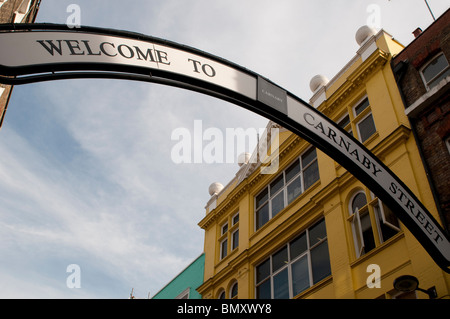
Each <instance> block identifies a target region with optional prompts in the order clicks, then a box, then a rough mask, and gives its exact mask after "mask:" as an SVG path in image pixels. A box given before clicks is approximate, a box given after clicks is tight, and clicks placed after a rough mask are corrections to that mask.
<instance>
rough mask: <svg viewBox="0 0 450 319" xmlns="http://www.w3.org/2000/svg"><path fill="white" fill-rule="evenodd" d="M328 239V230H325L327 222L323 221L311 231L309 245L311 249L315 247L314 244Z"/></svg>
mask: <svg viewBox="0 0 450 319" xmlns="http://www.w3.org/2000/svg"><path fill="white" fill-rule="evenodd" d="M325 237H327V230H326V228H325V220H323V219H322V221H321V222H319V223H317V224H316V225H314V226H312V227H311V228H310V229H309V245H310V247H312V246H314V244H316V243H318V242H319V241H321V240H323V239H325Z"/></svg>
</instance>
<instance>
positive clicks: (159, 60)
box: [0, 23, 450, 273]
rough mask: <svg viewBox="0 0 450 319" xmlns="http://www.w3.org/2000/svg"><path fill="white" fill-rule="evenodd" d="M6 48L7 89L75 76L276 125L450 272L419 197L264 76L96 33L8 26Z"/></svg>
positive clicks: (444, 239) (1, 33) (113, 33)
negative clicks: (352, 182)
mask: <svg viewBox="0 0 450 319" xmlns="http://www.w3.org/2000/svg"><path fill="white" fill-rule="evenodd" d="M0 48H1V49H0V83H4V84H12V85H16V84H26V83H33V82H41V81H50V80H57V79H73V78H117V79H130V80H138V81H146V82H153V83H160V84H165V85H170V86H175V87H179V88H184V89H188V90H192V91H197V92H201V93H204V94H208V95H211V96H214V97H217V98H220V99H223V100H226V101H228V102H231V103H234V104H236V105H238V106H241V107H244V108H246V109H248V110H250V111H253V112H255V113H257V114H259V115H262V116H264V117H266V118H268V119H270V120H273V121H274V122H276V123H278V124H280V125H282V126H284V127H285V128H287V129H289V130H290V131H292V132H293V133H295V134H297V135H299V136H300V137H302V138H304V139H305V140H307V141H308V142H310V143H311V144H313V145H314V146H316V147H317V148H319V149H320V150H321V151H323V152H324V153H326V154H327V155H328V156H330V157H331V158H333V159H334V160H335V161H336V162H338V163H339V164H341V165H342V166H343V167H344V168H345V169H347V170H348V171H349V172H350V173H352V174H353V175H354V176H355V177H356V178H358V179H359V180H360V181H362V182H363V183H364V184H365V185H367V186H368V187H369V189H370V190H371V191H372V192H373V193H375V194H377V196H378V197H379V198H380V199H381V200H382V201H383V202H384V203H385V204H386V205H388V206H389V207H390V208H391V210H392V211H393V212H394V213H395V215H396V216H397V217H398V218H399V219H400V220H401V221H402V222H403V224H404V225H405V226H406V227H407V228H408V229H409V230H410V231H411V233H412V234H413V235H414V236H415V237H416V238H417V240H418V241H419V242H420V243H421V244H422V246H423V247H424V248H425V249H426V250H427V252H428V253H429V254H430V256H431V257H432V258H433V259H434V261H435V262H436V263H437V264H438V265H439V266H440V267H441V268H442V269H443V270H444V271H446V272H449V273H450V242H449V238H448V236H447V234H446V233H445V231H444V230H443V229H442V227H441V226H440V225H439V223H438V222H437V221H436V220H435V218H434V217H433V216H432V215H431V214H430V212H429V211H428V210H427V209H426V208H425V206H424V205H423V204H422V203H421V202H420V201H419V200H418V199H417V197H416V196H415V195H414V194H413V192H412V191H411V190H409V189H408V187H407V186H406V185H405V184H404V183H403V182H402V181H401V180H400V179H399V178H398V177H397V176H396V175H395V174H394V173H393V172H392V171H391V170H390V169H389V168H388V167H387V166H386V165H384V164H383V163H382V162H381V161H380V160H379V159H378V158H377V157H376V156H375V155H374V154H372V153H371V152H370V151H369V150H368V149H367V148H366V147H364V146H363V145H362V144H361V143H360V142H359V141H358V140H356V139H355V138H354V137H353V136H351V135H349V134H348V133H347V132H346V131H344V130H343V129H341V128H340V127H339V126H338V125H337V124H336V123H334V122H333V121H331V120H330V119H328V118H327V117H326V116H324V115H323V114H322V113H320V112H319V111H317V110H316V109H315V108H314V107H312V106H310V105H309V104H308V103H306V102H304V101H303V100H301V99H300V98H298V97H296V96H294V95H293V94H291V93H289V92H287V91H286V90H284V89H282V88H281V87H279V86H277V85H276V84H274V83H272V82H271V81H269V80H268V79H266V78H264V77H262V76H261V75H259V74H257V73H254V72H252V71H249V70H247V69H245V68H243V67H241V66H239V65H236V64H234V63H232V62H229V61H227V60H224V59H222V58H219V57H217V56H214V55H211V54H208V53H206V52H203V51H200V50H197V49H195V48H192V47H188V46H184V45H181V44H178V43H174V42H170V41H167V40H163V39H159V38H154V37H150V36H145V35H142V34H137V33H131V32H125V31H117V30H111V29H102V28H94V27H81V28H77V29H70V28H68V27H67V26H66V25H58V24H46V23H43V24H4V25H0Z"/></svg>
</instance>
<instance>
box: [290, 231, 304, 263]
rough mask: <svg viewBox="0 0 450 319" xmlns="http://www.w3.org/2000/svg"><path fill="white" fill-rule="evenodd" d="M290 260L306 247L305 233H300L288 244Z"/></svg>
mask: <svg viewBox="0 0 450 319" xmlns="http://www.w3.org/2000/svg"><path fill="white" fill-rule="evenodd" d="M289 248H290V254H291V260H292V259H295V257H297V256H299V255H300V254H302V253H303V252H304V251H305V250H306V249H307V248H308V247H307V243H306V233H303V234H301V235H300V236H298V237H297V238H295V239H294V240H293V241H291V243H290V244H289Z"/></svg>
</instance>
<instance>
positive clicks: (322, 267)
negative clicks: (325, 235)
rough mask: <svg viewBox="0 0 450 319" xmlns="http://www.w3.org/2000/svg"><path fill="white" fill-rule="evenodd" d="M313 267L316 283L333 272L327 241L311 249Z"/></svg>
mask: <svg viewBox="0 0 450 319" xmlns="http://www.w3.org/2000/svg"><path fill="white" fill-rule="evenodd" d="M311 267H312V273H313V283H314V284H315V283H317V282H319V281H320V280H322V279H323V278H325V277H327V276H329V275H330V274H331V267H330V255H329V253H328V242H327V241H325V242H323V243H322V244H320V245H319V246H317V247H315V248H314V249H312V250H311Z"/></svg>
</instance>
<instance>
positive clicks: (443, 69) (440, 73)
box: [420, 52, 450, 90]
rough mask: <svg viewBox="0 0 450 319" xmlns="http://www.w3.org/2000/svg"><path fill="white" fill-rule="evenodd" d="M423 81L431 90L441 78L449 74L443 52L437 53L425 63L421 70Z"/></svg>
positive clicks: (449, 69)
mask: <svg viewBox="0 0 450 319" xmlns="http://www.w3.org/2000/svg"><path fill="white" fill-rule="evenodd" d="M420 75H421V76H422V80H423V83H424V84H425V87H426V88H427V90H431V89H432V88H433V87H434V86H436V85H437V84H438V83H439V82H440V81H441V80H442V79H444V78H446V77H447V76H449V75H450V66H449V64H448V61H447V58H446V57H445V55H444V53H442V52H440V53H438V54H437V55H436V56H435V57H433V59H431V60H430V61H429V62H428V63H427V64H425V65H424V66H423V67H422V68H421V70H420Z"/></svg>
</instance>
